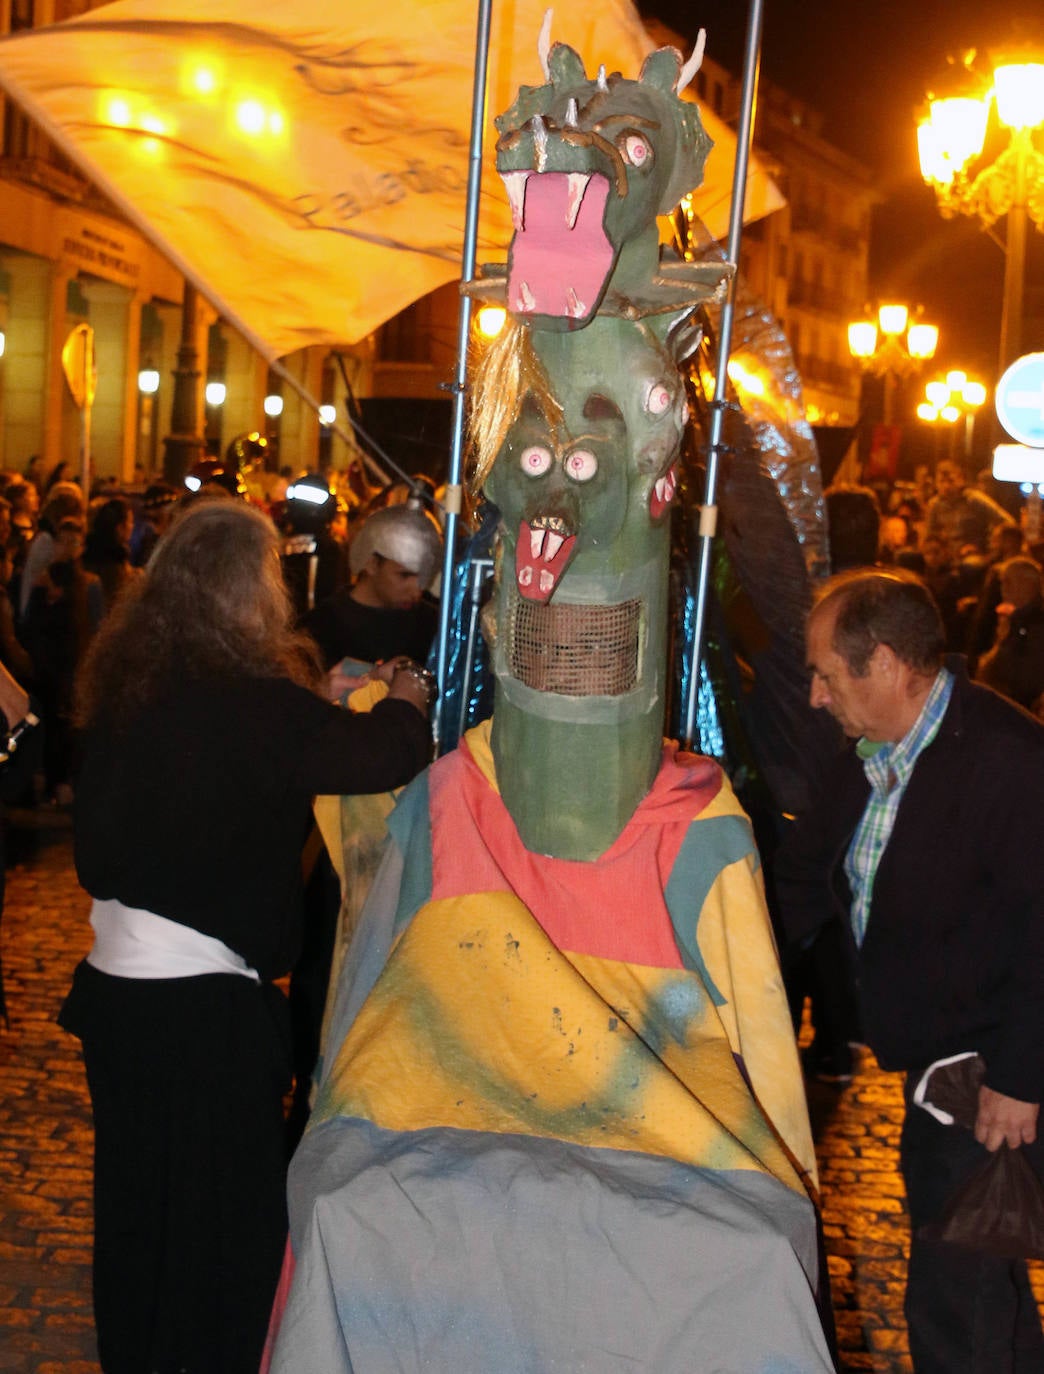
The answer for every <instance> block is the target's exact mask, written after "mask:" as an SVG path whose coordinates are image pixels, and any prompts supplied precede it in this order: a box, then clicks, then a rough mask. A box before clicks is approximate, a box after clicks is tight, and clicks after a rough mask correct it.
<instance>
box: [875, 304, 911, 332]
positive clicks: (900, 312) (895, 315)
mask: <svg viewBox="0 0 1044 1374" xmlns="http://www.w3.org/2000/svg"><path fill="white" fill-rule="evenodd" d="M909 318H910V312H909V310H907V308H906V306H905V305H882V306H881V308H880V310H879V311H878V312H877V323H878V324H879V325H880V326H881V333H882V334H885V335H887V336H888V337H889V338H898V337H899V335H900V334H902V333H903V331H904V330H905V329H906V322H907V320H908V319H909Z"/></svg>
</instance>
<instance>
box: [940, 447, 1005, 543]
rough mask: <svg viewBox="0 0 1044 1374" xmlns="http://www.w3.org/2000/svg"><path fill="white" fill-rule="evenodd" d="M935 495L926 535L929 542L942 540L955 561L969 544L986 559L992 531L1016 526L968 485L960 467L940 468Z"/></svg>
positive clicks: (988, 499) (992, 501)
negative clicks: (1005, 526) (929, 539)
mask: <svg viewBox="0 0 1044 1374" xmlns="http://www.w3.org/2000/svg"><path fill="white" fill-rule="evenodd" d="M935 492H936V494H935V496H933V497H932V499H931V501H929V502H928V511H927V530H926V533H927V535H928V537H929V538H935V539H941V540H942V541H943V543H944V544H947V545H948V546H949V548H950V551H951V553H952V554H953V555H954V556H955V557H959V556H960V554H961V552H962V550H963V549H964V546H965V545H967V544H971V545H974V547H975V549H976V551H977V552H978V553H980V554H982V555H984V556H985V554H986V550H987V547H988V542H989V536H990V531H991V530H992V529H993V527H994V526H995V525H1013V524H1014V523H1015V522H1014V521H1013V520H1012V518H1011V516H1010V515H1009V514H1008V512H1007V511H1006V510H1004V509H1002V507H1000V506H998V505H997V503H996V501H994V500H992V499H991V498H990V497H989V496H987V495H986V493H985V492H982V491H979V490H978V489H977V488H975V487H969V486H967V485H966V484H965V476H964V469H963V468H962V467H961V465H960V464H959V463H955V462H946V461H944V462H942V463H940V464H939V465H938V467H937V468H936V470H935Z"/></svg>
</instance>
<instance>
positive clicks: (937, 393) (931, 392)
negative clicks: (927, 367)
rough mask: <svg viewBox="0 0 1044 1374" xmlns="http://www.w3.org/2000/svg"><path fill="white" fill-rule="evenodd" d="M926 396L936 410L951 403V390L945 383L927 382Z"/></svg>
mask: <svg viewBox="0 0 1044 1374" xmlns="http://www.w3.org/2000/svg"><path fill="white" fill-rule="evenodd" d="M924 394H925V396H927V398H928V400H929V401H930V403H931V404H932V406H933V407H934V408H935V409H936V410H941V409H942V407H943V406H945V405H949V403H950V388H949V387H948V386H947V385H946V383H945V382H926V383H925V388H924Z"/></svg>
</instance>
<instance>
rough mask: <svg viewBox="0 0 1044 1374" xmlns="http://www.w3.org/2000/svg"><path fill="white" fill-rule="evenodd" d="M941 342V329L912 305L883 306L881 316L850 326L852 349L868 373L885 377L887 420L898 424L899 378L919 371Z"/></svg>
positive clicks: (849, 345)
mask: <svg viewBox="0 0 1044 1374" xmlns="http://www.w3.org/2000/svg"><path fill="white" fill-rule="evenodd" d="M938 345H939V329H938V326H936V325H934V324H927V323H925V322H924V321H923V320H921V319H920V318H919V313H917V314H915V315H914V317H913V318H912V319H911V316H910V308H909V306H906V305H899V304H896V303H890V304H886V305H882V306H881V307H880V308H879V310H878V312H877V319H876V320H875V319H872V318H870V317H869V315H868V316H867V317H866V318H864V319H861V320H854V321H853V322H852V323H851V324H850V325H849V326H848V351H849V353H851V355H852V357H853V358H856V359H858V361H859V363H860V365H861V366H862V368H863V369H864V371H866V372H872V373H874V375H875V376H878V377H883V378H884V422H885V424H886V425H891V424H894V423H895V384H896V381H897V379H898V378H900V377H908V376H910V375H911V374H912V373H914V372H917V371H918V370H919V369H920V368H922V367H923V366H924V364H925V363H926V362H927V361H928V359H929V358H933V357H934V356H935V350H936V348H937V347H938Z"/></svg>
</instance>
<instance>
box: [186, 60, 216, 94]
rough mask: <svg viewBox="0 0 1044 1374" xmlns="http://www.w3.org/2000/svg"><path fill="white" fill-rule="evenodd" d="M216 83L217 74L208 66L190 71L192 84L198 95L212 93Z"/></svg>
mask: <svg viewBox="0 0 1044 1374" xmlns="http://www.w3.org/2000/svg"><path fill="white" fill-rule="evenodd" d="M217 84H218V83H217V76H216V75H215V74H214V72H213V71H212V70H211V68H210V67H197V68H196V69H195V71H194V72H193V73H192V85H193V87H194V88H195V90H197V91H198V92H199V93H200V95H213V94H214V92H215V91H216V90H217Z"/></svg>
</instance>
